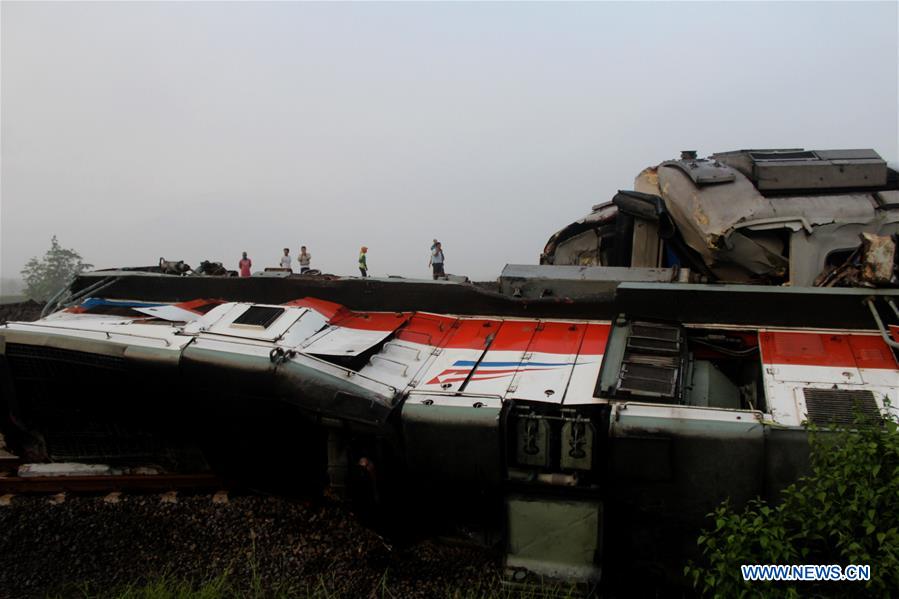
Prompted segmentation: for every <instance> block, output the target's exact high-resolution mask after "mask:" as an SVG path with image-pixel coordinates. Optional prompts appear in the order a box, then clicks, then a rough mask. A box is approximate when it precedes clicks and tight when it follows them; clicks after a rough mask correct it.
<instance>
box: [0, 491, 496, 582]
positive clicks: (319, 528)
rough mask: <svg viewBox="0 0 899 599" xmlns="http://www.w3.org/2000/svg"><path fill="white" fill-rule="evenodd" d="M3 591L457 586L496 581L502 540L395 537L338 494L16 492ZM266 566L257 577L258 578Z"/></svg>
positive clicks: (2, 559)
mask: <svg viewBox="0 0 899 599" xmlns="http://www.w3.org/2000/svg"><path fill="white" fill-rule="evenodd" d="M0 531H2V534H0V596H2V597H44V596H47V595H48V594H57V595H59V596H71V595H72V594H75V593H76V591H77V594H79V595H81V591H78V589H83V588H85V585H87V587H88V588H90V589H92V590H93V591H94V592H97V591H103V592H108V591H111V590H114V589H117V588H123V587H125V586H127V585H131V584H141V583H142V582H143V581H153V580H154V579H157V578H159V577H161V576H163V575H166V576H169V577H172V578H175V579H178V580H190V581H193V582H196V583H197V584H199V583H202V582H204V581H208V580H211V579H214V578H217V577H220V576H221V575H222V574H223V573H225V572H228V580H229V583H230V584H231V585H233V587H234V588H237V589H251V588H253V586H254V585H256V586H257V588H258V586H260V585H261V586H262V588H264V589H266V590H267V591H269V592H272V593H277V594H285V595H289V596H301V597H302V596H306V595H309V594H312V593H315V592H321V591H322V590H323V589H326V590H327V592H328V593H329V594H331V595H330V596H339V597H368V596H382V592H381V590H380V589H383V588H385V587H386V588H387V589H389V592H390V593H392V594H393V596H397V597H435V596H446V595H447V594H448V593H451V592H453V591H455V590H462V591H464V592H465V593H466V594H468V592H469V591H476V590H482V591H487V590H492V589H494V588H495V587H496V584H497V583H496V580H497V576H498V573H499V556H498V555H497V554H496V552H493V551H490V550H488V549H485V548H481V547H477V546H471V545H453V544H446V543H437V542H434V541H430V540H425V541H418V542H414V543H411V544H408V545H406V546H402V547H401V546H391V544H390V543H389V542H388V541H387V540H385V539H383V538H382V537H381V536H379V535H378V534H376V533H375V532H373V531H372V530H369V529H367V528H366V527H364V526H362V524H361V523H360V522H359V521H358V519H356V518H355V517H354V516H353V515H352V514H351V513H349V512H347V511H346V509H345V508H344V507H343V506H342V505H340V504H335V503H324V504H315V503H310V502H298V501H292V500H287V499H282V498H276V497H265V496H242V497H231V498H230V499H229V500H228V502H227V503H214V502H213V500H212V496H211V495H198V496H191V497H178V498H177V501H176V502H175V503H167V502H164V501H163V500H162V497H161V496H159V495H122V496H121V497H119V498H118V501H117V502H108V501H104V498H102V497H68V498H66V499H65V500H64V501H62V502H61V503H58V504H54V503H52V501H51V498H49V497H47V496H34V497H25V496H22V497H14V498H13V499H12V501H11V503H10V505H6V506H0ZM254 577H255V582H254Z"/></svg>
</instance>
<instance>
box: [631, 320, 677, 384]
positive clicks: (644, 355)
mask: <svg viewBox="0 0 899 599" xmlns="http://www.w3.org/2000/svg"><path fill="white" fill-rule="evenodd" d="M682 368H683V336H682V332H681V329H680V327H675V326H669V325H663V324H656V323H650V322H635V323H633V324H631V326H630V331H629V335H628V338H627V344H626V345H625V352H624V359H623V360H622V362H621V369H620V371H619V373H618V384H617V387H616V394H619V395H621V396H628V395H632V396H640V397H651V398H654V399H656V400H659V401H676V400H677V398H678V395H679V391H678V389H679V377H680V373H681V371H682Z"/></svg>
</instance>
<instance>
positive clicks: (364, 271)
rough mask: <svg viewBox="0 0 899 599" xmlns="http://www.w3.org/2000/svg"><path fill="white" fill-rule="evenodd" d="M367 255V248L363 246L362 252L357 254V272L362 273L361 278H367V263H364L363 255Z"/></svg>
mask: <svg viewBox="0 0 899 599" xmlns="http://www.w3.org/2000/svg"><path fill="white" fill-rule="evenodd" d="M367 253H368V248H367V247H365V246H364V245H363V246H362V250H361V251H360V252H359V272H361V273H362V276H363V277H367V276H368V263H367V262H366V261H365V254H367Z"/></svg>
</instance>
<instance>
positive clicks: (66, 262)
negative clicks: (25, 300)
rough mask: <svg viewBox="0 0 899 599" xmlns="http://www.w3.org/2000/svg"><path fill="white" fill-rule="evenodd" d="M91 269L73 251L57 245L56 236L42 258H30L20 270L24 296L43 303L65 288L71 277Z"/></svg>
mask: <svg viewBox="0 0 899 599" xmlns="http://www.w3.org/2000/svg"><path fill="white" fill-rule="evenodd" d="M90 268H93V265H92V264H85V263H84V262H82V261H81V255H80V254H78V252H76V251H75V250H71V249H66V248H64V247H62V246H60V245H59V242H58V241H57V240H56V235H54V236H53V238H52V239H51V240H50V249H49V250H47V253H46V254H44V257H43V258H40V259H38V258H32V259H31V260H29V261H28V263H27V264H25V268H23V269H22V278H23V279H24V281H25V295H27V296H28V297H30V298H31V299H33V300H36V301H39V302H45V301H47V300H48V299H50V298H51V297H52V296H53V294H55V293H56V292H57V291H59V290H60V289H62V288H63V287H65V286H66V285H67V284H68V282H69V279H70V278H71V277H72V275H75V274H78V273H80V272H82V271H84V270H88V269H90Z"/></svg>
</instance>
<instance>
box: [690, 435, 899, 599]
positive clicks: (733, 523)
mask: <svg viewBox="0 0 899 599" xmlns="http://www.w3.org/2000/svg"><path fill="white" fill-rule="evenodd" d="M809 439H810V443H811V456H810V459H811V463H810V466H811V472H810V474H809V475H808V476H805V477H803V478H801V479H799V481H797V482H796V483H795V484H793V485H791V486H790V487H788V488H787V489H785V490H784V492H783V495H782V502H781V503H780V504H779V505H776V506H771V505H768V504H767V503H766V502H765V501H762V500H755V501H751V502H749V504H748V505H746V506H745V508H744V509H743V510H742V511H738V510H735V509H734V508H733V506H731V505H729V504H728V503H727V502H725V503H723V504H722V505H720V506H719V507H718V508H717V509H716V510H715V511H714V512H713V513H712V514H709V516H710V517H711V518H713V519H714V522H715V525H714V528H711V529H709V530H704V531H703V532H702V535H701V536H700V537H699V539H698V544H699V547H700V549H701V553H702V558H701V559H700V560H699V563H690V565H688V566H687V567H686V568H685V574H686V575H687V576H688V577H690V578H691V579H692V582H693V585H694V588H696V589H697V590H698V591H700V592H701V593H702V594H703V595H706V596H715V597H799V596H807V595H815V596H822V597H824V596H831V597H844V596H853V597H858V596H868V597H889V596H890V595H891V593H892V592H895V590H896V589H899V528H897V527H899V433H897V431H896V425H895V423H893V422H891V421H887V422H885V426H884V427H881V426H871V425H870V424H868V425H863V423H862V421H861V420H860V421H859V423H858V425H857V427H856V429H855V430H851V431H850V430H838V429H829V430H825V431H819V430H814V429H812V430H810V431H809ZM741 564H819V565H830V564H838V565H840V566H843V567H845V566H847V565H849V564H868V565H870V566H871V580H870V581H868V582H815V583H811V582H796V583H794V582H744V581H743V578H742V574H741V570H740V565H741Z"/></svg>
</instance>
